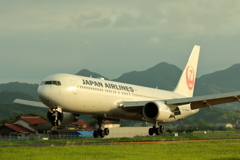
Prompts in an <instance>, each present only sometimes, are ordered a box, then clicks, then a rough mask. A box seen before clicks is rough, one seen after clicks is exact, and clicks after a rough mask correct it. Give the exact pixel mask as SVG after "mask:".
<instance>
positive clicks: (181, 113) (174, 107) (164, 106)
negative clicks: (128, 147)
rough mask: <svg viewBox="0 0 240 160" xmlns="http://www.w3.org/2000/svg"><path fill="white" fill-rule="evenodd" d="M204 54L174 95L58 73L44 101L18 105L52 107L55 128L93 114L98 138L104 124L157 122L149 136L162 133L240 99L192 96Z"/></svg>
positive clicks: (191, 63)
mask: <svg viewBox="0 0 240 160" xmlns="http://www.w3.org/2000/svg"><path fill="white" fill-rule="evenodd" d="M199 53H200V46H198V45H195V46H194V47H193V50H192V52H191V55H190V57H189V59H188V61H187V64H186V66H185V68H184V70H183V72H182V75H181V77H180V79H179V82H178V84H177V86H176V88H175V89H174V90H173V91H165V90H160V89H155V88H148V87H143V86H137V85H132V84H126V83H119V82H114V81H109V80H105V79H103V78H91V77H83V76H79V75H71V74H63V73H59V74H53V75H50V76H48V77H46V78H45V79H43V81H42V83H41V84H40V85H39V87H38V90H37V93H38V97H39V100H40V101H41V102H35V101H28V100H22V99H16V100H14V102H15V103H19V104H25V105H30V106H36V107H46V108H48V112H47V119H48V121H49V122H51V123H52V125H53V126H54V127H55V128H56V127H58V126H60V125H67V124H70V123H72V122H74V121H77V120H78V116H79V115H92V116H93V117H94V118H96V119H97V121H98V129H96V130H95V131H94V132H93V136H94V137H95V138H97V137H99V136H100V137H102V138H103V137H105V136H107V135H109V129H108V128H104V127H103V126H102V124H103V122H104V121H105V120H120V119H124V120H134V121H144V122H149V123H153V127H151V128H149V130H148V131H149V135H153V134H156V135H160V134H161V133H163V132H164V126H163V124H165V123H169V122H174V121H177V120H179V119H184V118H185V117H187V116H190V115H193V114H195V113H197V112H198V111H199V109H200V108H203V107H209V108H211V106H213V105H218V104H222V103H228V102H234V101H240V92H232V93H222V94H214V95H206V96H197V97H193V93H194V87H195V79H196V73H197V66H198V59H199Z"/></svg>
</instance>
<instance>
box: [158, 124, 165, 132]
mask: <svg viewBox="0 0 240 160" xmlns="http://www.w3.org/2000/svg"><path fill="white" fill-rule="evenodd" d="M159 128H160V132H161V133H164V131H165V129H164V126H162V125H161V126H160V127H159Z"/></svg>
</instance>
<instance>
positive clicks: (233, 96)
mask: <svg viewBox="0 0 240 160" xmlns="http://www.w3.org/2000/svg"><path fill="white" fill-rule="evenodd" d="M158 101H161V102H163V103H165V104H166V105H178V106H181V105H185V104H190V105H191V109H192V110H193V109H199V108H204V107H209V108H211V106H214V105H218V104H223V103H229V102H235V101H238V102H240V92H231V93H221V94H213V95H206V96H197V97H190V98H180V99H169V100H158ZM149 102H151V101H134V102H120V103H118V104H117V105H118V108H122V109H123V110H125V111H128V112H141V110H142V108H143V106H145V105H146V104H147V103H149Z"/></svg>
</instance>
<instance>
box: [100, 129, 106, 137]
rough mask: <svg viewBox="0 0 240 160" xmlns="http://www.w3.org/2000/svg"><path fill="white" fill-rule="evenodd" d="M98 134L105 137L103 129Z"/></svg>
mask: <svg viewBox="0 0 240 160" xmlns="http://www.w3.org/2000/svg"><path fill="white" fill-rule="evenodd" d="M100 136H101V137H102V138H103V137H105V131H104V130H101V132H100Z"/></svg>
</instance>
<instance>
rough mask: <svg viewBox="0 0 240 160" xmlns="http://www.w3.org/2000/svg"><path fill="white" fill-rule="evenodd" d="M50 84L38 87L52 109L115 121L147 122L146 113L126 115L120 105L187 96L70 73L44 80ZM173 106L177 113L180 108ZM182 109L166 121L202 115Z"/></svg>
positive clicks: (40, 95)
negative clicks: (126, 102) (144, 118)
mask: <svg viewBox="0 0 240 160" xmlns="http://www.w3.org/2000/svg"><path fill="white" fill-rule="evenodd" d="M49 81H52V82H53V83H54V84H47V83H46V84H44V83H43V84H41V85H40V86H39V88H38V96H39V99H40V100H41V101H42V102H43V103H44V104H45V105H46V106H48V107H49V108H56V107H59V108H61V109H62V111H64V112H71V113H74V114H86V115H93V116H100V117H105V118H113V119H127V120H138V121H143V116H142V114H140V113H133V112H126V111H124V110H123V109H121V108H118V106H117V104H118V103H119V102H124V101H128V102H129V101H154V100H167V99H176V98H183V97H184V96H182V95H180V94H177V93H174V92H170V91H164V90H159V89H153V88H147V87H141V86H137V85H132V84H126V83H119V82H114V81H108V80H104V79H96V78H89V77H82V76H77V75H70V74H54V75H51V76H48V77H46V78H45V79H44V80H43V82H49ZM59 82H60V83H59ZM169 107H170V108H171V109H172V110H174V109H175V108H176V107H177V106H169ZM178 108H179V110H180V112H181V114H180V115H177V116H175V117H171V118H169V119H168V120H166V121H165V122H172V121H176V120H178V119H182V118H184V117H186V116H189V115H192V114H194V113H197V112H198V110H191V109H190V105H189V104H188V105H183V106H179V107H178ZM144 121H145V120H144Z"/></svg>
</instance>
